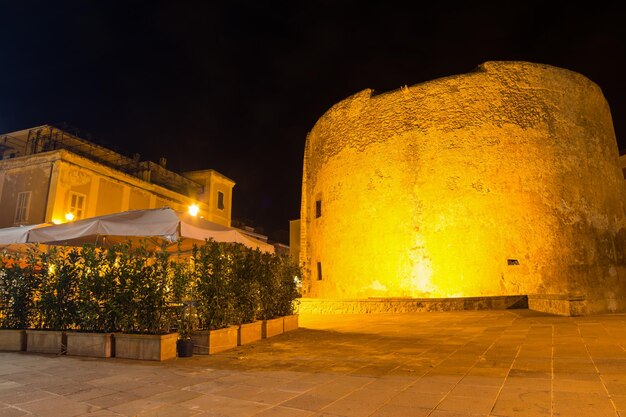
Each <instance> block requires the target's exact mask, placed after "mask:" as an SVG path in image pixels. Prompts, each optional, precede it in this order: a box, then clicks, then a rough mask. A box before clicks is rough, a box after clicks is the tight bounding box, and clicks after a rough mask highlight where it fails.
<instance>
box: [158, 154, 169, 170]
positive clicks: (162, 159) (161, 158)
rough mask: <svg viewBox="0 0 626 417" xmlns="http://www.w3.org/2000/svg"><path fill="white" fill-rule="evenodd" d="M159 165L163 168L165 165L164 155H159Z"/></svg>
mask: <svg viewBox="0 0 626 417" xmlns="http://www.w3.org/2000/svg"><path fill="white" fill-rule="evenodd" d="M159 165H161V166H162V167H163V168H165V165H167V159H166V158H164V157H160V158H159Z"/></svg>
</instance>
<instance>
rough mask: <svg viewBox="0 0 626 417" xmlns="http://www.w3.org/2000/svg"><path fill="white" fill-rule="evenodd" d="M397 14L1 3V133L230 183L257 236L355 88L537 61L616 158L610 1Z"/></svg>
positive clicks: (346, 9) (373, 4)
mask: <svg viewBox="0 0 626 417" xmlns="http://www.w3.org/2000/svg"><path fill="white" fill-rule="evenodd" d="M405 3H407V2H400V3H394V2H392V1H389V0H387V1H366V0H359V1H339V0H335V1H324V0H319V1H309V2H299V1H288V2H263V1H250V2H240V1H206V2H205V1H202V2H201V1H198V2H192V1H169V2H166V1H146V2H138V1H123V2H113V1H85V0H81V1H65V2H64V1H40V2H35V1H15V0H0V22H1V24H0V133H7V132H11V131H14V130H19V129H25V128H29V127H33V126H37V125H41V124H47V123H60V122H66V123H69V124H70V125H72V126H75V127H77V128H79V129H80V130H82V131H83V132H85V134H90V135H91V138H92V139H93V140H95V141H98V142H99V143H102V144H104V145H106V146H109V147H111V148H114V149H117V150H118V151H122V152H123V153H126V154H129V155H130V154H133V153H135V152H137V153H140V154H141V156H142V159H147V160H152V161H158V159H159V158H160V157H162V156H164V157H166V158H167V160H168V168H170V169H173V170H175V171H184V170H195V169H207V168H213V169H216V170H218V171H220V172H222V173H223V174H225V175H226V176H228V177H230V178H232V179H233V180H235V181H236V182H237V185H236V186H235V191H234V207H233V210H234V211H233V217H236V218H247V219H250V220H252V221H253V223H254V224H255V225H257V226H262V227H264V229H265V232H266V233H268V234H270V236H272V235H273V234H274V233H276V231H278V230H281V229H284V230H287V229H288V221H289V220H291V219H295V218H298V217H299V208H300V184H301V176H302V155H303V150H304V141H305V138H306V134H307V132H308V131H309V130H311V128H312V127H313V125H314V123H315V121H316V120H317V119H318V118H319V117H320V116H321V115H322V114H323V113H324V112H325V111H326V110H328V109H329V108H330V107H331V106H332V105H333V104H334V103H336V102H338V101H340V100H342V99H344V98H346V97H348V96H349V95H352V94H354V93H356V92H358V91H360V90H362V89H365V88H373V89H375V90H377V91H379V92H382V91H388V90H394V89H397V88H399V87H401V86H403V85H405V84H406V85H412V84H417V83H421V82H424V81H428V80H432V79H435V78H439V77H444V76H448V75H454V74H462V73H466V72H469V71H472V70H473V69H475V68H476V67H477V66H478V65H479V64H481V63H482V62H484V61H488V60H523V61H530V62H537V63H544V64H550V65H554V66H558V67H563V68H567V69H570V70H573V71H576V72H579V73H581V74H583V75H585V76H587V77H588V78H590V79H591V80H592V81H594V82H595V83H597V84H598V85H599V86H600V87H601V88H602V90H603V92H604V95H605V97H606V98H607V100H608V102H609V105H610V106H611V111H612V114H613V121H614V125H615V130H616V134H617V137H618V142H619V146H620V148H626V140H625V139H624V135H626V87H625V85H626V83H625V82H624V78H626V24H624V19H623V14H622V13H621V12H619V11H618V10H617V8H616V7H617V6H611V5H605V4H604V3H606V2H593V3H590V2H587V3H584V5H585V7H584V8H578V7H577V6H575V5H574V3H572V2H568V3H565V4H564V5H563V7H561V8H558V7H554V6H552V7H551V6H549V5H550V4H551V3H550V2H546V1H543V2H532V1H527V2H523V3H522V2H520V3H519V4H509V5H506V4H505V5H499V6H497V7H493V6H492V7H487V6H480V3H478V2H463V3H459V4H454V3H453V2H449V1H448V2H445V1H442V2H435V5H432V6H428V7H427V6H424V5H423V4H422V2H413V3H409V4H413V6H406V5H405ZM501 3H506V2H501ZM615 3H617V2H615ZM552 4H554V3H552Z"/></svg>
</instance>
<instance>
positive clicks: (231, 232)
mask: <svg viewBox="0 0 626 417" xmlns="http://www.w3.org/2000/svg"><path fill="white" fill-rule="evenodd" d="M138 239H148V240H150V241H152V242H153V243H154V244H157V245H158V244H160V243H162V242H164V241H165V242H169V243H171V244H172V247H171V249H172V250H176V247H177V245H175V243H177V242H178V240H179V239H180V241H181V250H183V251H184V250H189V249H190V248H191V245H192V244H194V243H195V244H198V243H201V242H203V241H204V240H205V239H213V240H215V241H216V242H227V243H241V244H243V245H245V246H247V247H249V248H252V249H259V250H261V251H263V252H270V253H274V246H272V245H270V244H269V243H266V242H263V241H261V240H258V239H255V238H253V237H251V236H248V235H246V234H245V233H243V232H242V231H240V230H238V229H235V228H232V227H227V226H223V225H220V224H217V223H213V222H210V221H208V220H205V219H202V218H199V217H194V216H191V215H189V214H187V213H181V212H177V211H174V210H172V209H170V208H161V209H149V210H133V211H125V212H122V213H114V214H107V215H104V216H97V217H91V218H88V219H83V220H77V221H74V222H69V223H64V224H59V225H52V226H46V227H39V228H33V229H31V230H30V231H29V232H28V238H27V242H29V243H44V244H47V245H72V246H78V245H83V244H85V243H92V244H95V245H107V244H111V243H118V242H124V241H126V240H133V241H135V240H138Z"/></svg>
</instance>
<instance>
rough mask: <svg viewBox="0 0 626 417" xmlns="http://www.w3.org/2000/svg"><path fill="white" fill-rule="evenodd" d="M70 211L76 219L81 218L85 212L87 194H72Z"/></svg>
mask: <svg viewBox="0 0 626 417" xmlns="http://www.w3.org/2000/svg"><path fill="white" fill-rule="evenodd" d="M70 213H72V214H73V215H74V220H80V219H82V218H83V216H84V214H85V195H84V194H79V193H71V194H70Z"/></svg>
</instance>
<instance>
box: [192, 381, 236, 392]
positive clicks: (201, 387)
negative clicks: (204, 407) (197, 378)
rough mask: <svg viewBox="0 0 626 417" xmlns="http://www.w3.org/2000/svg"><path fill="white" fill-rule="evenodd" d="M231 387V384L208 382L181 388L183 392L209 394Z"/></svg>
mask: <svg viewBox="0 0 626 417" xmlns="http://www.w3.org/2000/svg"><path fill="white" fill-rule="evenodd" d="M230 386H232V385H231V384H225V383H223V382H216V381H208V382H204V383H202V384H196V385H191V386H189V387H185V388H183V390H184V391H193V392H200V393H202V394H211V393H213V392H215V391H221V390H223V389H225V388H227V387H230Z"/></svg>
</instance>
